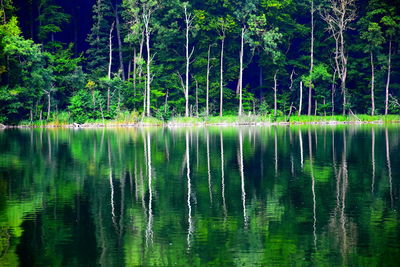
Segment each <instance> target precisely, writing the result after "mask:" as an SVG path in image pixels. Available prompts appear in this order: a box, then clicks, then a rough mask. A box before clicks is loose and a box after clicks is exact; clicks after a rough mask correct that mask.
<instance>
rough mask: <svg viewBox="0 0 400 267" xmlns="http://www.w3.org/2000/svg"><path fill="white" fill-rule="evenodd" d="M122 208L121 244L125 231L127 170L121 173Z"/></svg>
mask: <svg viewBox="0 0 400 267" xmlns="http://www.w3.org/2000/svg"><path fill="white" fill-rule="evenodd" d="M120 183H121V188H120V189H121V210H120V218H119V244H121V240H122V235H123V233H124V212H125V171H124V172H123V173H122V174H121V178H120Z"/></svg>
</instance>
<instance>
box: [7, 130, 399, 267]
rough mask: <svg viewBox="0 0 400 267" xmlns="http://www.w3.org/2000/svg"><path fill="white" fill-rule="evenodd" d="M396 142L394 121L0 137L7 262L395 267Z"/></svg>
mask: <svg viewBox="0 0 400 267" xmlns="http://www.w3.org/2000/svg"><path fill="white" fill-rule="evenodd" d="M399 141H400V127H399V126H397V125H391V126H368V125H363V126H335V127H333V126H326V127H312V126H310V127H309V126H291V127H271V128H269V127H259V128H257V127H243V128H241V127H239V128H233V127H226V128H223V127H218V128H216V127H210V128H198V129H196V128H193V129H184V128H174V129H168V128H144V129H135V128H133V129H108V130H106V129H93V130H72V129H71V130H67V129H59V130H56V129H34V130H2V131H0V152H1V157H0V265H1V266H13V265H50V266H58V265H62V266H70V265H86V266H89V265H93V263H94V262H97V263H98V265H102V266H113V265H125V266H152V265H162V266H165V265H167V266H169V265H178V266H189V265H195V266H197V265H217V266H221V265H264V266H271V265H285V266H286V265H293V264H296V263H298V262H302V261H303V262H305V264H307V265H308V264H310V265H364V264H365V263H368V264H369V265H391V264H392V265H394V264H395V263H398V262H400V244H399V243H398V237H399V236H400V218H399V217H400V216H399V213H398V210H399V208H400V207H399V206H400V203H399V188H400V187H399V184H400V158H399V157H394V156H393V155H398V154H399V152H400V151H399V145H398V144H399ZM307 147H308V149H307ZM218 181H220V182H218Z"/></svg>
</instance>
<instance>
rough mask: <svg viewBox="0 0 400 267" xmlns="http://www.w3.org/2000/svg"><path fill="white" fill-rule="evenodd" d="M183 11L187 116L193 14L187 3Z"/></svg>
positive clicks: (186, 115)
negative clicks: (189, 10)
mask: <svg viewBox="0 0 400 267" xmlns="http://www.w3.org/2000/svg"><path fill="white" fill-rule="evenodd" d="M183 9H184V12H185V24H186V35H185V37H186V45H185V50H186V75H185V78H186V80H185V104H186V105H185V117H189V71H190V58H191V57H192V54H193V50H192V52H189V34H190V28H191V27H192V22H193V16H192V14H190V13H188V12H187V5H186V4H184V6H183Z"/></svg>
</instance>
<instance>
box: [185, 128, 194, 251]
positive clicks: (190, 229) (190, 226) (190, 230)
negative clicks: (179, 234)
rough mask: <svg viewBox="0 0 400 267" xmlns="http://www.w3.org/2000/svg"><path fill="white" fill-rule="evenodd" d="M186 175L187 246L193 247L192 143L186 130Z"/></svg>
mask: <svg viewBox="0 0 400 267" xmlns="http://www.w3.org/2000/svg"><path fill="white" fill-rule="evenodd" d="M186 176H187V187H188V191H187V205H188V233H187V247H188V249H190V248H191V242H192V237H193V221H192V204H191V201H190V197H191V195H192V185H191V179H190V144H189V133H188V132H187V131H186Z"/></svg>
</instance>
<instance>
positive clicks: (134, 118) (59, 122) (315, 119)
mask: <svg viewBox="0 0 400 267" xmlns="http://www.w3.org/2000/svg"><path fill="white" fill-rule="evenodd" d="M345 122H364V123H365V122H380V123H390V122H400V115H387V116H383V115H378V116H370V115H346V116H343V115H335V116H305V115H303V116H292V117H290V119H289V120H288V118H287V117H286V116H281V117H276V118H274V117H273V116H272V115H268V116H255V115H252V116H240V117H239V116H234V115H227V116H222V117H220V116H210V117H174V118H172V119H170V120H169V121H168V122H163V121H162V120H159V119H157V118H154V117H142V116H139V114H137V113H134V112H132V113H129V112H124V113H120V114H118V115H117V116H116V118H115V119H113V120H104V121H103V120H102V119H100V120H89V121H87V122H85V123H84V124H83V125H84V126H128V125H140V126H161V125H166V124H168V125H171V126H174V125H177V126H179V125H220V124H232V125H244V124H258V123H262V124H270V123H277V124H282V123H291V124H312V123H345ZM71 124H74V122H73V120H72V119H71V118H70V116H69V115H68V113H60V114H56V115H54V116H53V117H52V119H51V120H50V121H46V120H42V121H34V122H32V123H31V122H30V121H22V122H20V124H19V126H27V127H29V126H33V127H43V126H46V127H63V126H68V125H71Z"/></svg>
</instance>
